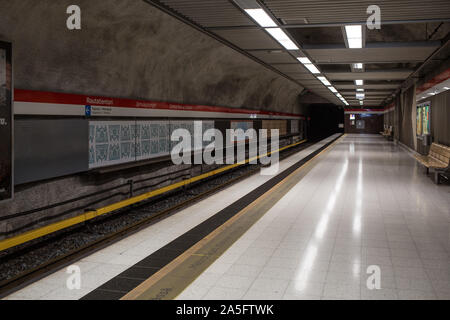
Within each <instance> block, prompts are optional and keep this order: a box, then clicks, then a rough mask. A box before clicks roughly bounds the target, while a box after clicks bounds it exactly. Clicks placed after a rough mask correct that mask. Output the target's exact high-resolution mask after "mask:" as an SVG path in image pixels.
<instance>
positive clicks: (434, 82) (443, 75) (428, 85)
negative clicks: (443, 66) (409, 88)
mask: <svg viewBox="0 0 450 320" xmlns="http://www.w3.org/2000/svg"><path fill="white" fill-rule="evenodd" d="M449 78H450V68H448V69H447V70H445V71H444V72H442V73H440V74H439V75H437V76H436V77H434V78H433V79H431V80H430V81H428V82H427V83H425V84H423V85H422V86H420V87H419V88H417V89H416V94H419V93H421V92H424V91H426V90H428V89H430V88H432V87H434V86H435V85H437V84H439V83H441V82H444V81H445V80H447V79H449Z"/></svg>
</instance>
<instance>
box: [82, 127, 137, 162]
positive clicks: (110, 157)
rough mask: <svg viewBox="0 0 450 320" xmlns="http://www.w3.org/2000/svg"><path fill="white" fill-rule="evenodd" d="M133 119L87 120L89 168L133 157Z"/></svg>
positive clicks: (130, 159) (131, 159)
mask: <svg viewBox="0 0 450 320" xmlns="http://www.w3.org/2000/svg"><path fill="white" fill-rule="evenodd" d="M134 130H135V122H134V121H120V122H118V121H111V122H109V121H95V122H89V168H97V167H103V166H110V165H115V164H120V163H124V162H130V161H133V160H134V159H135V134H134V133H133V132H134Z"/></svg>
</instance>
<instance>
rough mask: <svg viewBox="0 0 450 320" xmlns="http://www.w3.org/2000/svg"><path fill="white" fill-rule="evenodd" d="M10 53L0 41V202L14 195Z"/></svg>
mask: <svg viewBox="0 0 450 320" xmlns="http://www.w3.org/2000/svg"><path fill="white" fill-rule="evenodd" d="M11 53H12V50H11V44H10V43H6V42H1V41H0V202H1V201H4V200H9V199H12V197H13V194H14V177H13V172H14V171H13V120H14V118H13V103H12V59H11Z"/></svg>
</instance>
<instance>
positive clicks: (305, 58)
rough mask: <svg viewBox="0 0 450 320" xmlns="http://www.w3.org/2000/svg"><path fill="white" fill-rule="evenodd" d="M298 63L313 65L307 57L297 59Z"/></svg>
mask: <svg viewBox="0 0 450 320" xmlns="http://www.w3.org/2000/svg"><path fill="white" fill-rule="evenodd" d="M297 59H298V61H300V62H301V63H303V64H312V62H311V60H309V59H308V58H307V57H301V58H297Z"/></svg>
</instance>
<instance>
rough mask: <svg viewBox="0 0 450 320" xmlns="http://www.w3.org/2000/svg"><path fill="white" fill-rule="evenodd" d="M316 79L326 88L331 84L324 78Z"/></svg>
mask: <svg viewBox="0 0 450 320" xmlns="http://www.w3.org/2000/svg"><path fill="white" fill-rule="evenodd" d="M317 79H319V80H320V82H322V83H323V84H324V85H326V86H327V87H329V86H331V83H330V82H329V81H328V80H327V78H325V77H317Z"/></svg>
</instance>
